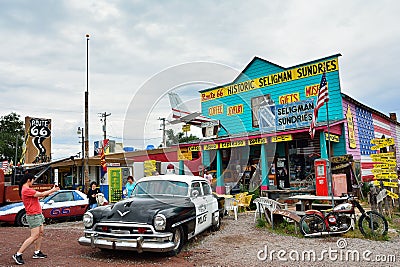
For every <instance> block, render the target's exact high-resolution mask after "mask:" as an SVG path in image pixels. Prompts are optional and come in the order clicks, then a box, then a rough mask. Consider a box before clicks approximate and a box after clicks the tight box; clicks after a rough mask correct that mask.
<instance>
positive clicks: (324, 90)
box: [308, 72, 329, 139]
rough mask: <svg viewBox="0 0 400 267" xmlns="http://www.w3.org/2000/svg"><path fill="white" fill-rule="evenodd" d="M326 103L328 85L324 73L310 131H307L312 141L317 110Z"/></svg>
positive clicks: (327, 99)
mask: <svg viewBox="0 0 400 267" xmlns="http://www.w3.org/2000/svg"><path fill="white" fill-rule="evenodd" d="M328 101H329V95H328V85H327V82H326V73H325V72H324V73H323V74H322V78H321V83H320V85H319V91H318V98H317V105H316V106H315V108H314V113H313V116H312V120H311V124H310V129H309V131H308V132H309V133H310V136H311V139H314V135H315V124H316V122H317V119H318V110H319V109H320V108H321V107H322V106H323V105H324V103H325V102H328Z"/></svg>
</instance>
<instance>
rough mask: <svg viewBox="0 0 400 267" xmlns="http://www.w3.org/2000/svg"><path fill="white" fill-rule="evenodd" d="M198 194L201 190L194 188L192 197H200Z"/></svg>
mask: <svg viewBox="0 0 400 267" xmlns="http://www.w3.org/2000/svg"><path fill="white" fill-rule="evenodd" d="M198 196H199V191H198V190H196V189H193V190H192V197H194V198H196V197H198Z"/></svg>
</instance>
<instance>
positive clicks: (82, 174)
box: [76, 127, 85, 186]
mask: <svg viewBox="0 0 400 267" xmlns="http://www.w3.org/2000/svg"><path fill="white" fill-rule="evenodd" d="M76 133H77V134H78V135H80V137H79V139H81V141H80V142H79V143H82V162H81V165H82V166H81V171H80V173H81V185H82V186H83V185H84V184H85V181H84V166H83V159H84V158H85V136H84V135H83V134H84V129H83V128H81V127H78V131H77V132H76Z"/></svg>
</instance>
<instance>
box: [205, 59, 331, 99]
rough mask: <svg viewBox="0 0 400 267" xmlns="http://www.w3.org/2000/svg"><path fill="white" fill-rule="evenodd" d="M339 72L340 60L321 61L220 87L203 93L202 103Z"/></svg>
mask: <svg viewBox="0 0 400 267" xmlns="http://www.w3.org/2000/svg"><path fill="white" fill-rule="evenodd" d="M338 70H339V64H338V58H334V59H329V60H325V61H320V62H317V63H313V64H309V65H304V66H300V67H296V68H293V69H289V70H284V71H282V72H279V73H274V74H270V75H267V76H264V77H259V78H256V79H253V80H247V81H244V82H240V83H236V84H231V85H227V86H225V87H219V88H216V89H214V90H210V91H208V92H203V93H201V101H202V102H205V101H209V100H215V99H218V98H222V97H226V96H231V95H235V94H240V93H244V92H248V91H251V90H254V89H257V88H263V87H267V86H272V85H276V84H281V83H285V82H291V81H295V80H298V79H303V78H307V77H312V76H316V75H322V73H324V71H326V72H332V71H338Z"/></svg>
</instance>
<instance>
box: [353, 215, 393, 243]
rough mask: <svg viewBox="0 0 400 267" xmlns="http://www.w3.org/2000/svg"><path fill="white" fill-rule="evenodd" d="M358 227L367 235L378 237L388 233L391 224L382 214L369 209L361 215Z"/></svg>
mask: <svg viewBox="0 0 400 267" xmlns="http://www.w3.org/2000/svg"><path fill="white" fill-rule="evenodd" d="M358 228H359V229H360V232H361V233H362V234H363V235H364V236H365V237H378V236H384V235H386V234H387V232H388V228H389V226H388V222H387V220H386V219H385V217H384V216H383V215H382V214H380V213H378V212H376V211H368V212H366V213H365V214H363V215H361V217H360V220H359V221H358Z"/></svg>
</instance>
